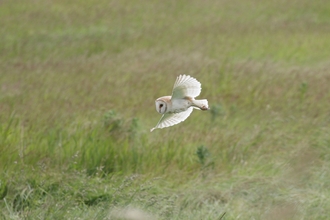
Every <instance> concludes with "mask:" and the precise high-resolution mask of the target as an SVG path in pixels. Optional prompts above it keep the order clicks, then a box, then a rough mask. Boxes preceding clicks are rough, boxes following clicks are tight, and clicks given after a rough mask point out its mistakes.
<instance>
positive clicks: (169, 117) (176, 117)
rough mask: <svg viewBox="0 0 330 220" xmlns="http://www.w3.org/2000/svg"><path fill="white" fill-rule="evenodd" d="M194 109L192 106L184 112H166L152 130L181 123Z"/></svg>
mask: <svg viewBox="0 0 330 220" xmlns="http://www.w3.org/2000/svg"><path fill="white" fill-rule="evenodd" d="M192 111H193V108H192V107H190V108H188V109H187V110H186V111H184V112H180V113H166V114H164V115H163V116H162V117H161V118H160V120H159V122H158V123H157V125H156V126H155V127H154V128H152V129H151V130H150V132H152V131H153V130H155V129H156V128H166V127H170V126H172V125H176V124H179V123H180V122H182V121H184V120H186V119H187V118H188V117H189V115H190V114H191V112H192Z"/></svg>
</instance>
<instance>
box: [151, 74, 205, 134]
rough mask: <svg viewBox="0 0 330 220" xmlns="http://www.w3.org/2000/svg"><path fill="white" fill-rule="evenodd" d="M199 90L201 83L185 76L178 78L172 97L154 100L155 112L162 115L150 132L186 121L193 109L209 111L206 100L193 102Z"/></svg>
mask: <svg viewBox="0 0 330 220" xmlns="http://www.w3.org/2000/svg"><path fill="white" fill-rule="evenodd" d="M201 90H202V88H201V83H200V82H198V81H197V80H196V79H195V78H193V77H191V76H186V75H180V76H178V77H177V78H176V81H175V83H174V87H173V91H172V96H163V97H160V98H158V99H156V101H155V103H156V111H157V112H159V113H160V114H162V117H161V118H160V120H159V122H158V123H157V125H156V126H155V127H154V128H152V129H151V130H150V132H151V131H153V130H155V129H156V128H166V127H169V126H172V125H176V124H178V123H180V122H182V121H184V120H186V119H187V118H188V117H189V115H190V114H191V112H192V111H193V108H195V109H199V110H209V106H208V102H207V100H206V99H201V100H195V97H197V96H199V94H200V93H201Z"/></svg>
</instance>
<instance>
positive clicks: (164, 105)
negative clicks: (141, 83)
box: [155, 99, 167, 114]
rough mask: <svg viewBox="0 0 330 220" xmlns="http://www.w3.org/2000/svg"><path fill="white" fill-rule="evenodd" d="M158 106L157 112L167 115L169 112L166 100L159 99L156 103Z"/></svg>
mask: <svg viewBox="0 0 330 220" xmlns="http://www.w3.org/2000/svg"><path fill="white" fill-rule="evenodd" d="M155 104H156V111H157V112H159V113H160V114H165V113H166V110H167V103H166V101H165V100H162V99H157V100H156V101H155Z"/></svg>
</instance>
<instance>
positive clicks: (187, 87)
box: [172, 75, 202, 99]
mask: <svg viewBox="0 0 330 220" xmlns="http://www.w3.org/2000/svg"><path fill="white" fill-rule="evenodd" d="M201 90H202V87H201V83H200V82H198V81H197V80H196V79H195V78H193V77H191V76H187V75H180V76H178V77H177V78H176V81H175V83H174V87H173V91H172V98H179V99H181V98H184V97H187V96H188V97H192V98H195V97H196V96H199V94H200V93H201Z"/></svg>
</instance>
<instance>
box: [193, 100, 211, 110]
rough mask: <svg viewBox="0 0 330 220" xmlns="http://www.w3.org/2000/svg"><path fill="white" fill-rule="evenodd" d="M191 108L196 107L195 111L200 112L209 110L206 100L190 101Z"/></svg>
mask: <svg viewBox="0 0 330 220" xmlns="http://www.w3.org/2000/svg"><path fill="white" fill-rule="evenodd" d="M192 106H193V107H196V108H197V109H200V110H203V111H204V110H209V109H210V108H209V104H208V102H207V99H201V100H193V101H192Z"/></svg>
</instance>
